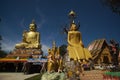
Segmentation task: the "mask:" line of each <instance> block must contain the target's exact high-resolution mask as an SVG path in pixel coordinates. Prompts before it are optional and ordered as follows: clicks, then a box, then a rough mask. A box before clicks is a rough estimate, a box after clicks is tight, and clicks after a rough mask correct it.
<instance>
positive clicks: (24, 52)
mask: <svg viewBox="0 0 120 80" xmlns="http://www.w3.org/2000/svg"><path fill="white" fill-rule="evenodd" d="M40 55H43V52H42V50H41V49H14V50H13V51H12V52H10V53H9V54H8V55H7V56H6V57H7V58H17V57H19V58H29V57H30V56H32V57H33V58H38V57H39V56H40Z"/></svg>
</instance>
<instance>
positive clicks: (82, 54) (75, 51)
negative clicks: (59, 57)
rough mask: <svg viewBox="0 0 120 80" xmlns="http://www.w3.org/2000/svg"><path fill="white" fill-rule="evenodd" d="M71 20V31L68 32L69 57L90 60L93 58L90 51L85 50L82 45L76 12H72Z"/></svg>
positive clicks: (70, 14)
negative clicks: (76, 22) (76, 21)
mask: <svg viewBox="0 0 120 80" xmlns="http://www.w3.org/2000/svg"><path fill="white" fill-rule="evenodd" d="M69 16H70V18H71V23H70V29H69V31H68V39H67V41H68V47H67V50H68V54H69V57H70V58H72V59H74V60H77V59H78V60H79V59H88V58H91V54H90V53H89V51H88V50H87V49H86V48H84V46H83V43H82V37H81V33H80V32H79V31H78V27H77V25H76V24H75V23H74V18H75V12H74V11H71V12H70V13H69Z"/></svg>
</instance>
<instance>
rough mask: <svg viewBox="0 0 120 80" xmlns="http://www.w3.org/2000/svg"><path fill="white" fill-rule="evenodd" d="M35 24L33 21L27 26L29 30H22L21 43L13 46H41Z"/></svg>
mask: <svg viewBox="0 0 120 80" xmlns="http://www.w3.org/2000/svg"><path fill="white" fill-rule="evenodd" d="M36 29H37V25H36V24H35V22H34V21H32V23H31V24H30V26H29V31H24V32H23V39H22V42H21V43H18V44H16V45H15V48H17V49H18V48H36V49H39V48H41V46H40V34H39V32H37V31H36Z"/></svg>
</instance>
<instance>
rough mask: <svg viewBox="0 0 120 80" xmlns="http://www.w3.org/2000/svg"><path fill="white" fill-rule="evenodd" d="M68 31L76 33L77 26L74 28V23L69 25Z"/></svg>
mask: <svg viewBox="0 0 120 80" xmlns="http://www.w3.org/2000/svg"><path fill="white" fill-rule="evenodd" d="M70 31H77V26H76V24H75V23H74V21H73V22H72V23H71V26H70Z"/></svg>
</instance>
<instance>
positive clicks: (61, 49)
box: [60, 44, 67, 56]
mask: <svg viewBox="0 0 120 80" xmlns="http://www.w3.org/2000/svg"><path fill="white" fill-rule="evenodd" d="M66 52H67V45H65V44H63V45H61V46H60V55H61V56H64V55H65V53H66Z"/></svg>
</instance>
